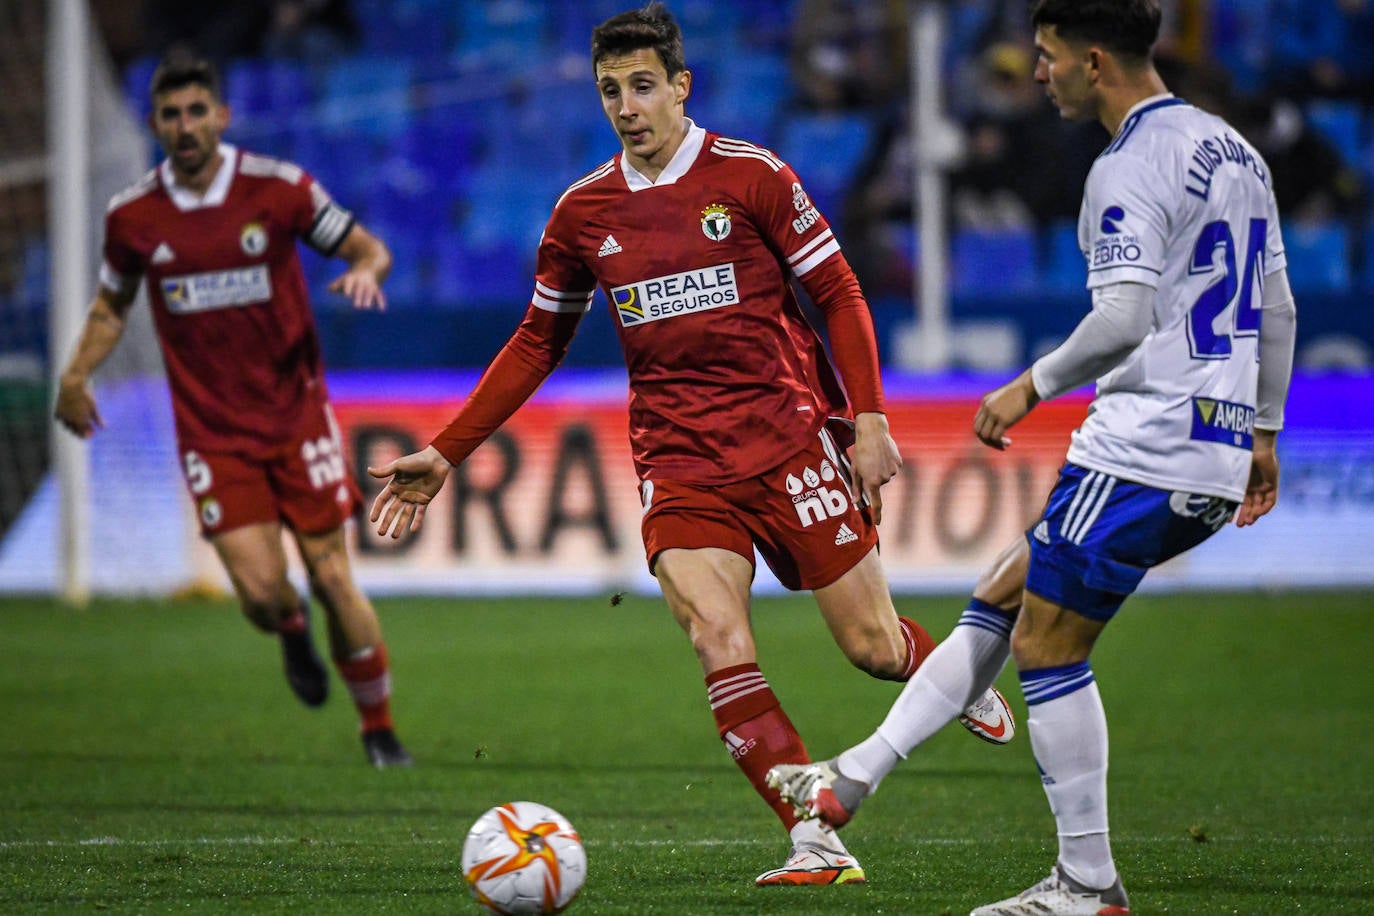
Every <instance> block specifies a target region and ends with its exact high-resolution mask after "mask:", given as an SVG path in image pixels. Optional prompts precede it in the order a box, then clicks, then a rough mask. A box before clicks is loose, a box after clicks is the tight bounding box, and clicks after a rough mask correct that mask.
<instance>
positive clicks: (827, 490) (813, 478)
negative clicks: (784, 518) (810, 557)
mask: <svg viewBox="0 0 1374 916" xmlns="http://www.w3.org/2000/svg"><path fill="white" fill-rule="evenodd" d="M820 467H821V469H820V471H814V470H812V469H811V468H809V467H808V468H805V469H803V470H802V473H801V477H800V478H798V477H797V475H795V474H788V475H787V482H786V484H785V485H786V487H787V492H788V493H789V494H790V495H791V497H792V506H793V508H795V509H796V510H797V519H798V520H799V521H800V522H801V524H802V527H803V528H810V527H811V526H812V525H814V524H815V523H816V522H822V521H825V520H826V519H828V518H835V517H836V516H840V515H844V514H845V513H846V512H848V511H849V506H850V499H849V494H848V492H846V491H845V490H844V489H842V488H831V487H827V486H825V484H826V483H829V482H831V481H834V480H835V479H836V477H837V476H838V475H837V474H836V473H835V467H834V465H832V464H831V463H830V462H829V461H828V460H826V461H822V462H821V465H820ZM835 543H837V544H838V543H840V542H839V541H838V540H836V542H835Z"/></svg>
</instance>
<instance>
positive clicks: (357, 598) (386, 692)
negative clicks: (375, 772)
mask: <svg viewBox="0 0 1374 916" xmlns="http://www.w3.org/2000/svg"><path fill="white" fill-rule="evenodd" d="M295 535H296V545H297V547H298V548H299V549H300V553H301V559H302V560H303V561H304V562H305V567H306V572H307V573H308V575H309V577H310V591H311V592H312V593H313V594H314V595H315V598H316V599H317V600H318V601H319V602H320V605H321V606H322V607H323V608H324V609H325V615H326V617H327V618H328V623H329V645H330V650H331V654H332V655H333V657H334V667H335V668H336V669H337V670H338V672H339V675H340V677H342V678H343V681H344V684H345V685H346V686H347V687H348V692H349V695H350V696H351V697H352V698H353V704H354V706H356V707H357V709H358V716H359V719H360V720H361V731H362V741H363V750H364V751H365V753H366V754H367V759H368V762H370V763H371V764H372V765H373V766H375V767H377V768H379V769H380V768H385V767H392V766H410V765H411V764H413V763H414V762H415V761H414V758H412V757H411V755H410V753H409V752H408V751H406V749H405V748H404V747H403V746H402V745H401V743H400V741H399V740H398V739H397V738H396V731H395V725H394V723H393V722H392V719H391V672H390V668H389V665H388V661H387V652H386V643H385V642H384V641H383V640H382V626H381V623H380V622H379V621H378V620H377V612H376V611H375V610H374V609H373V607H372V602H371V601H369V600H368V598H367V596H366V595H365V594H363V592H362V590H361V589H359V588H358V585H357V583H356V582H355V581H354V578H353V569H352V564H351V563H350V561H349V557H348V547H347V544H346V542H345V540H344V530H343V527H342V526H340V527H338V528H334V529H333V530H331V531H326V532H324V533H322V534H303V533H301V532H296V533H295Z"/></svg>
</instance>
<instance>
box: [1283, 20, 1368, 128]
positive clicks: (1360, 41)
mask: <svg viewBox="0 0 1374 916" xmlns="http://www.w3.org/2000/svg"><path fill="white" fill-rule="evenodd" d="M1272 4H1273V7H1272V13H1271V16H1272V19H1271V22H1272V24H1271V27H1270V29H1269V35H1270V36H1271V40H1272V45H1271V50H1270V61H1269V64H1270V67H1271V68H1272V70H1273V79H1272V81H1271V86H1272V88H1273V89H1275V90H1276V91H1277V92H1278V93H1279V94H1284V95H1291V96H1294V97H1296V98H1298V99H1305V98H1310V97H1312V96H1322V97H1336V96H1339V97H1354V98H1359V99H1361V100H1363V101H1364V102H1366V103H1368V102H1371V101H1374V53H1371V51H1374V2H1372V0H1272Z"/></svg>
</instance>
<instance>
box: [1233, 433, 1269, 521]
mask: <svg viewBox="0 0 1374 916" xmlns="http://www.w3.org/2000/svg"><path fill="white" fill-rule="evenodd" d="M1276 437H1277V433H1274V432H1271V431H1268V430H1262V429H1257V430H1255V449H1254V452H1253V453H1252V455H1251V458H1250V482H1249V483H1248V484H1247V485H1246V487H1245V500H1244V501H1243V502H1242V503H1241V504H1240V510H1239V511H1238V512H1236V527H1238V528H1244V527H1245V526H1246V525H1253V524H1254V523H1255V522H1256V521H1258V520H1259V518H1260V516H1262V515H1267V514H1268V512H1269V510H1270V509H1272V508H1274V505H1275V503H1277V502H1278V501H1279V453H1278V448H1277V445H1276V442H1275V439H1276Z"/></svg>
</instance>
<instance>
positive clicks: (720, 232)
mask: <svg viewBox="0 0 1374 916" xmlns="http://www.w3.org/2000/svg"><path fill="white" fill-rule="evenodd" d="M701 232H702V234H703V235H705V236H706V237H707V238H708V239H710V240H711V241H713V242H719V241H720V240H722V239H723V238H725V237H726V236H727V235H729V234H730V210H729V208H728V207H725V206H723V205H721V204H711V206H709V207H707V208H706V209H705V210H702V211H701Z"/></svg>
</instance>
